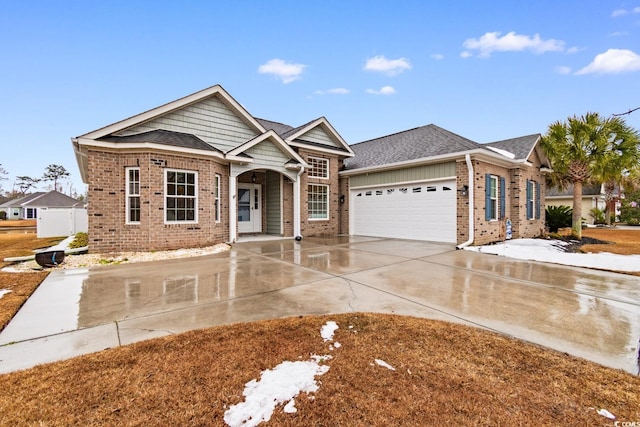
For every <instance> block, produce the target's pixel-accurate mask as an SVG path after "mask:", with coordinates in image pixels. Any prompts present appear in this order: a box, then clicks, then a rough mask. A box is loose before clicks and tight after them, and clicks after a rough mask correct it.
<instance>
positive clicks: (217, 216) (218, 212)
mask: <svg viewBox="0 0 640 427" xmlns="http://www.w3.org/2000/svg"><path fill="white" fill-rule="evenodd" d="M213 179H214V185H215V189H216V191H215V193H214V195H213V209H214V212H213V220H214V222H215V223H216V224H219V223H220V222H221V221H222V207H221V205H222V198H221V197H220V195H221V194H222V191H221V186H222V175H220V174H219V173H216V174H214V175H213ZM216 201H217V202H218V204H217V206H216Z"/></svg>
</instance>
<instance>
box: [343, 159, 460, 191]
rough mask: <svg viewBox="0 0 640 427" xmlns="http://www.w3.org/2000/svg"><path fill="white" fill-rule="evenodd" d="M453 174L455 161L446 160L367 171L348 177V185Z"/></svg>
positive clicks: (369, 184)
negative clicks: (432, 163)
mask: <svg viewBox="0 0 640 427" xmlns="http://www.w3.org/2000/svg"><path fill="white" fill-rule="evenodd" d="M454 176H456V162H447V163H438V164H434V165H424V166H415V167H410V168H404V169H393V170H386V171H380V172H369V173H366V174H362V175H352V176H350V177H349V187H351V188H357V187H369V186H375V185H386V184H395V183H403V182H417V181H426V180H430V179H438V178H451V177H454Z"/></svg>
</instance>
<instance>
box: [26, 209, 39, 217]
mask: <svg viewBox="0 0 640 427" xmlns="http://www.w3.org/2000/svg"><path fill="white" fill-rule="evenodd" d="M37 216H38V208H27V212H26V216H25V217H26V219H35V218H36V217H37Z"/></svg>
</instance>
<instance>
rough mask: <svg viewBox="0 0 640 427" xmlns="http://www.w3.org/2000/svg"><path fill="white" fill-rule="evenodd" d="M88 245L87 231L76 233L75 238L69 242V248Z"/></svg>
mask: <svg viewBox="0 0 640 427" xmlns="http://www.w3.org/2000/svg"><path fill="white" fill-rule="evenodd" d="M87 245H89V235H88V234H87V233H77V234H76V237H75V239H73V241H72V242H71V243H70V244H69V247H70V248H71V249H75V248H83V247H85V246H87Z"/></svg>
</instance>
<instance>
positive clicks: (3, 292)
mask: <svg viewBox="0 0 640 427" xmlns="http://www.w3.org/2000/svg"><path fill="white" fill-rule="evenodd" d="M9 292H11V289H0V298H2V297H3V296H4V295H5V294H8V293H9Z"/></svg>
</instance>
